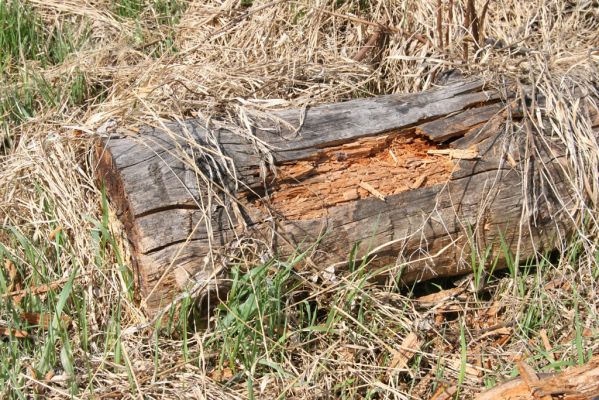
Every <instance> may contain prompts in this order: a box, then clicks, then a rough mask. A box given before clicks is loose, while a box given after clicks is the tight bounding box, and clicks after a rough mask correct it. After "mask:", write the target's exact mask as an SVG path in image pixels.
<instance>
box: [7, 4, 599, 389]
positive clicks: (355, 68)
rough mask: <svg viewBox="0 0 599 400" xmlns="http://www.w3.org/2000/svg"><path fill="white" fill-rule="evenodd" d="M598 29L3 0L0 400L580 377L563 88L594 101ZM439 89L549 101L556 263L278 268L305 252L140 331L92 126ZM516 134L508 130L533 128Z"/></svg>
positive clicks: (325, 12)
mask: <svg viewBox="0 0 599 400" xmlns="http://www.w3.org/2000/svg"><path fill="white" fill-rule="evenodd" d="M598 21H599V11H598V9H597V4H596V2H595V1H592V0H587V1H584V0H583V1H577V2H573V1H566V0H549V1H546V0H544V1H541V0H533V1H530V2H515V1H512V0H506V1H503V2H485V1H474V2H471V1H460V0H440V1H436V0H435V1H433V0H425V1H419V2H416V1H414V2H412V1H403V2H399V1H397V2H396V1H385V0H372V1H363V0H331V1H324V0H323V1H311V0H298V1H271V2H269V1H258V0H240V1H233V0H226V1H219V0H207V1H195V2H191V1H187V0H66V1H57V0H44V1H40V0H29V1H18V0H0V49H2V50H1V52H0V79H1V81H0V84H1V87H2V90H1V91H0V163H1V167H0V220H1V221H2V227H1V228H0V261H1V263H0V296H1V297H0V310H1V311H0V336H1V339H2V341H3V345H2V346H1V347H0V397H2V398H30V397H35V396H37V397H38V398H63V397H72V398H139V399H141V398H169V399H170V398H251V397H255V398H265V397H271V398H274V397H277V398H278V397H281V398H298V397H302V398H398V399H404V398H414V399H426V398H431V397H434V396H436V398H437V399H439V398H449V397H453V398H471V397H472V396H473V395H474V394H475V393H480V392H481V391H483V390H484V389H485V388H487V387H491V386H494V385H496V384H497V383H498V382H500V381H503V380H505V379H508V378H510V377H513V376H516V375H517V374H518V370H517V368H516V365H517V361H518V360H520V359H523V360H525V361H526V362H527V363H528V364H529V365H530V366H532V367H533V368H534V369H535V370H536V371H538V372H555V371H561V370H563V369H565V368H566V367H568V366H573V365H583V364H585V363H587V362H588V361H589V360H590V359H591V357H592V356H593V355H594V354H595V355H596V354H597V353H598V352H599V340H598V339H599V296H598V286H597V278H598V277H599V250H598V247H597V217H598V215H597V203H598V200H597V198H598V197H597V193H599V187H598V185H599V183H598V182H599V179H597V171H598V170H599V168H598V166H599V152H598V150H597V149H598V146H597V142H596V140H595V141H594V142H593V140H594V139H592V138H593V137H594V136H593V129H592V127H591V125H590V124H589V120H588V118H587V117H588V116H587V115H585V114H584V112H582V111H580V110H579V109H578V104H577V103H576V102H575V101H573V100H572V98H571V97H569V95H568V94H569V90H571V89H572V88H573V87H577V88H579V89H582V90H585V91H589V92H591V93H592V92H594V93H595V94H596V93H597V77H598V71H599V57H598V54H597V50H596V49H597V46H598V43H597V37H596V32H597V31H598V30H599V22H598ZM377 32H379V33H377ZM375 35H376V37H375ZM373 37H375V38H376V40H369V39H370V38H373ZM366 45H368V46H374V48H372V49H371V50H369V51H363V49H364V48H366V47H367V46H366ZM451 71H453V72H455V71H459V72H460V73H461V74H463V75H466V76H479V77H483V78H485V79H488V80H489V82H491V83H494V84H496V86H497V87H501V84H503V83H504V82H506V81H509V82H516V83H519V84H520V85H522V87H528V88H530V87H533V88H534V90H536V91H537V92H539V93H541V94H543V95H544V96H546V97H547V98H548V99H550V101H549V105H548V106H547V107H546V109H545V110H543V112H545V113H546V114H547V115H548V121H550V123H549V124H548V125H547V126H544V128H545V130H544V132H545V133H546V134H547V135H548V136H547V137H551V138H552V140H557V141H561V142H563V143H564V144H565V145H567V146H568V147H569V148H571V149H572V151H571V152H570V153H569V162H570V164H569V168H570V171H571V177H572V187H573V188H574V189H575V190H577V191H578V193H580V199H581V201H580V207H579V209H580V213H579V215H578V217H579V227H580V228H579V230H578V231H577V232H576V233H575V234H574V235H573V236H572V237H570V238H567V240H566V239H564V242H563V246H562V247H561V248H560V249H558V251H556V252H552V253H550V254H540V255H539V257H537V258H536V259H533V260H516V259H515V258H512V259H511V261H510V262H509V263H508V268H507V269H505V270H502V271H494V272H493V273H490V274H482V273H481V271H483V270H484V268H483V267H485V268H487V269H492V266H493V262H494V259H495V257H494V255H492V254H482V255H481V256H480V257H474V258H472V259H471V260H468V261H469V262H470V264H471V265H472V269H473V274H472V275H470V276H466V277H465V278H464V279H442V280H437V281H431V282H422V283H418V284H415V285H413V286H411V287H405V286H402V285H399V284H397V282H396V281H395V280H394V279H393V277H388V278H387V279H386V280H384V282H383V283H381V280H377V282H378V283H377V284H374V283H373V280H372V279H370V278H372V277H373V274H374V273H375V272H373V271H371V270H369V269H368V265H356V266H355V267H354V268H353V269H352V270H350V271H348V272H347V273H345V274H342V275H339V276H336V279H334V280H329V281H323V280H316V279H313V278H314V277H313V276H311V275H310V274H309V273H300V272H298V271H297V270H296V269H295V268H294V266H295V265H297V264H298V263H299V262H301V261H302V257H304V256H303V255H301V254H298V255H296V256H294V257H293V258H290V259H265V260H262V261H258V262H256V261H255V260H254V261H248V262H242V261H240V262H239V263H235V264H234V265H231V266H230V272H229V274H230V275H229V276H230V278H231V286H232V290H231V292H230V293H229V294H228V297H227V299H226V300H225V301H224V302H223V303H222V304H219V305H218V306H217V309H216V310H215V311H214V314H213V315H211V317H210V319H209V320H208V321H206V320H205V319H203V318H200V317H201V316H198V315H196V314H197V313H195V312H194V310H196V309H197V307H196V306H197V305H196V304H195V303H194V299H191V298H182V300H181V302H180V303H179V304H177V306H176V307H174V308H173V310H172V312H171V313H170V314H169V315H168V316H167V318H164V319H161V320H158V321H153V320H152V319H151V316H148V315H146V314H145V313H144V310H143V308H141V307H140V305H139V304H138V303H137V302H136V297H135V291H134V285H133V281H134V279H133V277H132V271H131V266H130V261H129V257H128V249H127V240H126V237H125V235H124V233H123V230H122V227H121V226H120V225H119V222H118V219H117V218H116V217H115V216H114V210H113V209H112V208H111V205H110V203H109V202H108V199H107V198H106V196H105V194H104V191H103V187H102V185H101V183H98V182H97V181H96V180H95V179H94V168H95V161H94V159H93V157H92V156H91V148H92V146H93V142H94V140H95V138H96V134H97V133H96V132H97V129H98V128H99V127H100V126H102V125H105V124H106V123H107V121H118V123H119V124H120V125H125V126H127V127H129V129H130V130H131V132H132V134H135V132H137V131H138V128H139V127H140V126H142V125H146V124H160V123H162V122H161V121H162V120H163V119H169V120H172V119H185V118H196V117H200V118H204V119H206V118H211V117H212V118H214V119H215V120H218V121H220V123H222V124H223V125H226V126H229V127H239V126H242V124H240V123H239V121H242V122H243V121H246V120H247V118H248V116H251V115H260V114H262V113H268V112H269V111H270V110H275V109H284V108H290V107H303V106H307V105H312V104H319V103H323V102H333V101H342V100H346V99H351V98H357V97H365V96H374V95H378V94H387V93H413V92H417V91H420V90H425V89H428V88H430V87H432V86H433V85H434V84H436V83H439V82H441V81H442V80H443V79H444V77H445V76H447V75H449V72H451ZM521 100H522V103H523V104H526V99H521ZM530 110H533V111H534V109H533V108H530ZM529 117H530V119H529V120H528V123H527V124H525V126H524V127H522V126H514V127H513V131H514V134H526V132H530V129H533V130H534V129H537V128H539V123H540V122H541V120H539V119H537V115H536V114H535V112H531V113H530V115H529ZM543 121H547V120H543ZM527 130H528V131H527ZM535 132H537V131H535ZM358 195H359V193H358ZM348 252H349V251H348ZM481 279H482V280H484V284H482V285H481V284H480V280H481ZM443 388H445V389H443ZM443 390H445V394H443V393H442V392H443ZM447 392H449V393H450V395H447ZM443 396H445V397H443ZM448 396H449V397H448Z"/></svg>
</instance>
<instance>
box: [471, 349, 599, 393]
mask: <svg viewBox="0 0 599 400" xmlns="http://www.w3.org/2000/svg"><path fill="white" fill-rule="evenodd" d="M529 368H530V367H528V368H527V367H526V366H525V364H524V363H519V365H518V370H519V371H520V374H521V377H520V378H516V379H512V380H509V381H507V382H504V383H502V384H499V385H498V386H496V387H494V388H492V389H489V390H486V391H484V392H482V393H480V394H479V395H478V396H477V397H476V400H538V399H552V398H557V397H552V396H559V398H560V399H564V400H575V399H576V400H593V399H596V398H597V397H598V396H599V355H595V356H594V357H593V358H592V359H591V360H590V361H589V362H588V363H587V364H585V365H581V366H576V367H570V368H568V369H566V370H565V371H563V372H561V373H559V374H542V375H540V376H539V375H537V374H536V373H535V372H534V371H533V372H532V373H531V372H530V370H532V368H530V369H529ZM533 374H534V376H533ZM535 377H536V379H535Z"/></svg>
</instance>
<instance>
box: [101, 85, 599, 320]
mask: <svg viewBox="0 0 599 400" xmlns="http://www.w3.org/2000/svg"><path fill="white" fill-rule="evenodd" d="M537 101H539V102H542V101H543V100H542V99H538V100H537ZM521 114H522V111H521V110H519V108H518V106H517V105H514V102H510V100H509V98H508V99H507V100H505V101H502V100H501V99H500V96H499V94H498V92H496V91H492V90H485V87H484V85H483V83H482V82H480V81H472V80H468V81H459V82H454V83H452V84H450V85H448V86H445V87H442V88H437V89H434V90H429V91H425V92H422V93H417V94H411V95H388V96H380V97H376V98H368V99H360V100H352V101H347V102H343V103H335V104H326V105H319V106H315V107H312V108H308V109H306V110H286V111H281V112H277V113H275V115H274V117H275V119H274V120H273V119H269V120H260V121H254V122H253V130H254V132H253V133H254V137H253V138H252V137H250V136H249V135H248V136H246V137H244V136H241V135H239V134H235V133H233V132H232V131H230V130H227V129H224V128H216V127H213V126H211V127H210V128H207V127H206V124H205V122H202V121H199V120H190V121H186V122H183V123H167V124H165V125H164V126H161V127H155V128H152V127H146V128H143V129H142V130H141V132H139V133H135V134H126V133H122V132H117V131H114V132H108V134H106V135H103V137H102V139H101V140H99V142H98V145H97V147H96V153H97V156H98V161H99V163H98V171H97V172H98V177H99V179H101V180H103V181H104V182H105V184H106V189H107V193H108V196H109V198H110V200H111V202H112V204H113V205H114V206H115V208H116V210H117V213H118V216H119V218H120V219H121V221H122V222H123V223H124V225H125V228H126V232H127V235H128V238H129V240H130V242H131V245H132V251H133V252H132V257H133V264H134V268H135V271H134V272H135V276H136V278H137V285H138V289H139V293H140V295H141V297H142V301H143V303H145V305H146V306H147V308H148V311H149V312H151V313H152V312H155V311H156V310H157V309H159V308H161V307H164V306H166V305H168V304H169V302H170V301H171V300H172V299H173V298H174V296H176V295H177V294H178V293H179V292H180V291H181V290H182V288H184V287H186V286H188V285H189V284H190V282H202V281H203V280H204V281H209V280H210V279H212V278H214V275H216V274H215V272H216V271H220V270H221V266H222V265H226V264H227V263H228V262H231V261H233V260H232V259H231V257H233V255H234V254H237V252H236V250H237V249H239V248H240V247H241V246H242V245H246V246H247V245H255V248H256V251H257V252H263V251H265V249H271V250H272V253H271V254H276V255H279V256H287V255H290V254H292V253H294V251H297V250H298V249H299V250H300V251H308V252H309V257H307V262H306V264H307V267H306V268H308V267H310V268H316V269H320V270H323V269H325V268H327V273H328V274H329V275H330V273H331V271H332V270H333V269H334V268H335V267H336V266H337V267H340V268H341V267H343V266H344V265H347V262H348V260H349V255H350V253H351V254H353V255H354V260H355V261H359V260H368V262H369V263H370V264H369V265H371V266H380V267H382V266H388V270H389V273H395V274H397V276H398V278H399V279H401V280H402V281H404V282H413V281H415V280H422V279H429V278H432V277H435V276H450V275H456V274H461V273H465V272H469V271H471V268H472V267H471V266H470V265H469V263H468V261H470V260H471V258H470V257H471V254H472V253H473V252H474V255H475V256H476V257H477V258H478V259H479V261H480V260H482V259H483V258H484V255H483V254H485V253H486V252H487V251H489V252H490V253H489V257H488V258H487V259H486V260H482V261H483V262H484V265H485V267H487V268H490V267H491V265H492V264H494V263H495V261H497V264H496V268H500V267H502V266H504V265H505V264H506V257H513V256H514V255H515V256H517V257H518V258H519V259H521V260H522V259H524V258H526V257H531V256H533V255H535V254H536V253H537V252H539V251H550V250H551V249H554V248H555V247H556V246H557V245H558V244H559V243H560V242H561V241H562V240H563V239H564V238H566V237H567V236H568V235H569V234H570V233H571V232H572V231H573V230H574V229H575V220H576V217H577V216H576V209H577V203H576V201H575V196H573V193H572V191H571V188H570V185H569V184H568V180H567V177H568V174H567V171H568V168H569V167H568V163H567V162H566V160H565V157H564V154H565V150H564V149H562V148H560V146H558V145H557V144H554V143H553V142H551V141H547V140H541V138H540V137H539V136H538V134H537V133H533V132H531V131H530V130H528V131H526V130H523V132H520V133H518V132H516V133H513V132H512V133H510V131H509V130H507V129H505V127H506V124H505V122H506V120H507V119H508V118H512V119H517V118H520V117H521ZM592 120H593V121H594V123H595V124H597V122H599V121H598V118H597V115H596V114H593V115H592ZM262 254H265V253H262ZM217 285H218V284H217Z"/></svg>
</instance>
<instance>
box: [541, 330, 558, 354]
mask: <svg viewBox="0 0 599 400" xmlns="http://www.w3.org/2000/svg"><path fill="white" fill-rule="evenodd" d="M539 336H540V337H541V341H542V342H543V347H545V351H546V352H547V355H548V356H549V358H551V359H552V360H553V361H555V355H554V354H553V346H551V343H550V342H549V337H548V336H547V331H546V330H545V328H543V329H541V330H540V331H539Z"/></svg>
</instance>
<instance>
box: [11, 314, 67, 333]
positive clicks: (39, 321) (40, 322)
mask: <svg viewBox="0 0 599 400" xmlns="http://www.w3.org/2000/svg"><path fill="white" fill-rule="evenodd" d="M20 317H21V319H22V320H25V321H27V323H28V324H29V325H37V327H38V328H40V329H44V330H46V329H48V328H49V327H50V324H51V323H52V319H53V318H54V315H53V314H49V313H31V312H23V313H21V314H20ZM60 320H61V321H62V322H63V323H65V324H69V323H70V322H71V318H70V317H69V316H68V315H61V316H60Z"/></svg>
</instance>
